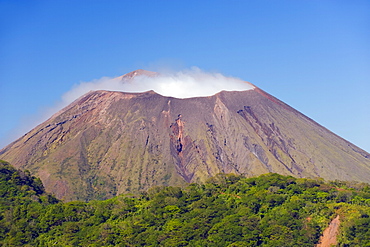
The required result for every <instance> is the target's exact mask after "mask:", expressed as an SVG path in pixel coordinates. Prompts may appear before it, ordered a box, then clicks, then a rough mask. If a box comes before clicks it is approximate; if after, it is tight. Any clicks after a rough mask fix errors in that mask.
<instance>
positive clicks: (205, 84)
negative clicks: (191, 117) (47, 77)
mask: <svg viewBox="0 0 370 247" xmlns="http://www.w3.org/2000/svg"><path fill="white" fill-rule="evenodd" d="M252 89H254V86H253V85H252V84H251V83H249V82H245V81H242V80H240V79H238V78H234V77H227V76H224V75H222V74H220V73H209V72H204V71H202V70H200V69H199V68H197V67H192V68H191V69H188V70H182V71H178V72H173V73H156V72H151V71H146V70H135V71H133V72H130V73H127V74H125V75H123V76H119V77H116V78H109V77H103V78H101V79H98V80H93V81H91V82H82V83H80V84H78V85H75V86H74V88H73V89H72V90H70V91H69V92H67V93H66V94H64V95H63V101H64V102H66V103H70V102H72V101H73V100H75V99H77V98H78V97H80V96H82V95H83V94H85V93H87V92H89V91H92V90H93V91H95V90H109V91H121V92H137V93H139V92H146V91H150V90H153V91H155V92H157V93H158V94H161V95H163V96H170V97H175V98H193V97H205V96H212V95H214V94H216V93H218V92H220V91H245V90H252Z"/></svg>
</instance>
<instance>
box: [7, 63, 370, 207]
mask: <svg viewBox="0 0 370 247" xmlns="http://www.w3.org/2000/svg"><path fill="white" fill-rule="evenodd" d="M138 76H140V78H141V80H145V78H146V77H151V78H156V80H160V79H161V77H160V76H158V75H157V74H156V73H154V72H147V71H143V70H139V71H134V72H131V73H128V74H126V75H124V76H122V77H119V78H118V80H119V81H120V82H122V81H125V80H126V81H127V80H133V79H135V77H138ZM157 76H158V77H157ZM116 80H117V79H116ZM245 85H246V89H245V90H238V91H221V92H219V93H216V94H214V95H212V96H206V97H192V98H174V97H168V96H162V95H160V94H158V93H156V92H154V91H147V92H141V93H133V92H117V91H107V90H97V91H91V92H89V93H87V94H85V95H83V96H82V97H80V98H79V99H77V100H76V101H74V102H73V103H71V104H70V105H68V106H67V107H65V108H64V109H62V110H61V111H59V112H58V113H56V114H54V115H53V116H52V117H51V118H50V119H49V120H47V121H45V122H44V123H42V124H40V125H39V126H37V127H36V128H34V129H33V130H31V131H30V132H29V133H27V134H25V135H24V136H23V137H21V138H19V139H18V140H16V141H15V142H13V143H11V144H9V145H8V146H7V147H5V148H4V149H2V150H1V151H0V158H1V159H3V160H7V161H9V162H10V163H11V164H13V165H14V166H16V167H17V168H21V169H28V170H30V171H31V173H32V174H34V175H36V176H38V177H40V178H41V180H42V182H43V183H44V185H45V187H46V189H47V190H48V191H49V192H52V193H54V194H55V195H56V196H57V197H58V198H62V199H65V200H91V199H105V198H110V197H112V196H114V195H117V194H121V193H136V192H139V191H144V190H146V189H148V188H149V187H151V186H156V185H182V184H184V183H190V182H203V181H205V180H206V179H207V178H209V177H211V176H213V175H216V174H217V173H235V174H242V175H245V176H255V175H259V174H263V173H268V172H276V173H280V174H283V175H292V176H295V177H322V178H324V179H327V180H335V179H339V180H354V181H361V182H368V183H369V182H370V154H369V153H367V152H365V151H364V150H362V149H360V148H358V147H356V146H355V145H353V144H351V143H350V142H348V141H346V140H344V139H342V138H341V137H339V136H337V135H335V134H334V133H332V132H330V131H329V130H327V129H326V128H324V127H322V126H321V125H319V124H317V123H316V122H314V121H313V120H311V119H310V118H308V117H306V116H304V115H303V114H301V113H299V112H298V111H296V110H294V109H293V108H291V107H290V106H288V105H287V104H285V103H283V102H281V101H280V100H278V99H276V98H275V97H273V96H271V95H269V94H268V93H266V92H264V91H262V90H261V89H259V88H258V87H256V86H254V85H252V84H249V83H245ZM188 86H189V88H188V90H195V89H193V88H191V85H188Z"/></svg>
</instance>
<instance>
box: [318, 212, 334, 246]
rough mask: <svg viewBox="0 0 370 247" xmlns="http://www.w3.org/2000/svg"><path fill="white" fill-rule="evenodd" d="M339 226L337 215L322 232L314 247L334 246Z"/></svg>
mask: <svg viewBox="0 0 370 247" xmlns="http://www.w3.org/2000/svg"><path fill="white" fill-rule="evenodd" d="M339 225H340V220H339V215H337V217H335V219H334V220H332V221H331V222H330V224H329V226H328V227H327V228H326V229H325V230H324V232H323V234H322V236H321V237H320V240H319V243H318V244H317V245H316V247H330V246H336V244H337V235H338V229H339Z"/></svg>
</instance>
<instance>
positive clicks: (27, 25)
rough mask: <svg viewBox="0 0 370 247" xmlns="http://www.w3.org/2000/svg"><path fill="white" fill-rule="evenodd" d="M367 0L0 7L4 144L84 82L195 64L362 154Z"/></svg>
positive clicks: (369, 39)
mask: <svg viewBox="0 0 370 247" xmlns="http://www.w3.org/2000/svg"><path fill="white" fill-rule="evenodd" d="M369 30H370V1H356V0H354V1H325V0H307V1H305V0H300V1H293V0H291V1H287V0H282V1H272V0H271V1H264V0H258V1H257V0H256V1H232V0H231V1H218V0H213V1H210V0H209V1H169V0H168V1H160V0H159V1H145V0H143V1H109V0H108V1H103V0H102V1H78V0H76V1H67V0H65V1H60V0H55V1H37V0H36V1H20V0H19V1H10V0H9V1H6V0H5V1H4V0H0V93H1V96H0V106H1V107H0V114H1V121H0V146H4V145H6V144H8V143H9V142H10V141H12V140H14V138H15V137H16V136H19V135H21V134H24V133H25V132H26V131H27V130H30V129H31V128H32V127H34V126H35V125H36V123H37V121H40V120H39V119H40V116H41V115H44V112H47V111H48V109H49V108H50V107H52V106H53V105H55V104H57V102H58V100H60V97H61V95H63V94H64V93H65V92H67V91H69V90H70V89H71V88H72V87H73V86H74V85H76V84H78V83H80V82H81V81H91V80H93V79H98V78H101V77H103V76H110V77H114V76H119V75H122V74H125V73H127V72H130V71H132V70H135V69H139V68H142V69H149V70H156V69H158V68H162V67H170V68H172V69H183V68H189V67H191V66H197V67H199V68H201V69H202V70H205V71H210V72H220V73H222V74H224V75H226V76H234V77H238V78H241V79H243V80H246V81H249V82H252V83H253V84H255V85H256V86H258V87H260V88H261V89H263V90H265V91H267V92H268V93H270V94H272V95H274V96H275V97H277V98H279V99H280V100H282V101H284V102H286V103H287V104H289V105H291V106H292V107H294V108H296V109H297V110H299V111H301V112H302V113H304V114H305V115H307V116H309V117H310V118H312V119H314V120H315V121H317V122H318V123H320V124H321V125H323V126H325V127H326V128H328V129H330V130H331V131H333V132H334V133H336V134H338V135H340V136H341V137H343V138H345V139H347V140H349V141H351V142H352V143H354V144H356V145H358V146H359V147H361V148H363V149H365V150H366V151H368V152H369V151H370V141H369V140H370V124H369V123H370V97H369V96H368V95H369V92H370V31H369Z"/></svg>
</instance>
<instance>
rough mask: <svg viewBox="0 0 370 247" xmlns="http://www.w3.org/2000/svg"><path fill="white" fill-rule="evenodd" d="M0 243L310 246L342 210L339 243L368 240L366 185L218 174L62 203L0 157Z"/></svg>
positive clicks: (357, 243) (369, 219) (368, 242)
mask: <svg viewBox="0 0 370 247" xmlns="http://www.w3.org/2000/svg"><path fill="white" fill-rule="evenodd" d="M0 183H1V184H0V193H1V198H0V245H2V246H144V245H146V246H314V245H315V244H317V243H318V242H319V238H320V236H321V234H322V232H323V230H324V229H325V228H326V227H327V226H328V224H329V222H330V221H331V220H332V219H334V218H335V217H337V216H338V215H339V216H340V228H339V234H338V236H337V240H338V245H339V246H370V228H369V224H370V217H369V216H370V188H369V185H368V184H359V183H350V182H338V181H336V182H329V183H326V182H324V181H322V180H313V179H297V178H294V177H290V176H281V175H278V174H266V175H262V176H259V177H255V178H244V177H241V176H235V175H224V174H219V175H217V176H215V177H213V178H211V179H210V180H209V181H208V182H207V183H204V184H189V185H188V186H187V187H184V188H179V187H154V188H151V189H150V190H148V191H147V192H146V193H142V194H140V195H121V196H118V197H114V198H112V199H109V200H105V201H91V202H88V203H85V202H77V201H75V202H68V203H64V202H61V201H58V200H56V199H55V198H54V197H53V196H51V195H48V194H46V193H45V191H44V188H43V186H42V184H41V182H40V180H39V179H37V178H35V177H32V176H31V175H30V174H29V173H28V172H27V171H25V172H22V171H19V170H16V169H14V168H13V167H12V166H10V165H9V164H8V163H6V162H0Z"/></svg>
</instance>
